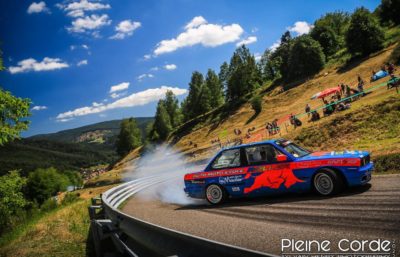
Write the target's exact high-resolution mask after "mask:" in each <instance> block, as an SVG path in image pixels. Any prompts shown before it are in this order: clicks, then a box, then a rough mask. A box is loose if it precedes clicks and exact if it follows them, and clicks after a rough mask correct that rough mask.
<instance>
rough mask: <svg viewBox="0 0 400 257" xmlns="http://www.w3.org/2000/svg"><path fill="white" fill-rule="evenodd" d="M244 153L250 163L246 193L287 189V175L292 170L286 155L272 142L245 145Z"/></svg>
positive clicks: (274, 191)
mask: <svg viewBox="0 0 400 257" xmlns="http://www.w3.org/2000/svg"><path fill="white" fill-rule="evenodd" d="M244 154H245V155H246V159H247V163H248V169H247V175H246V176H245V188H244V189H243V193H244V194H245V195H246V194H252V195H254V194H265V193H278V192H282V191H286V189H287V187H286V186H285V185H286V184H285V183H286V179H285V176H286V175H287V172H288V170H290V163H289V162H288V161H287V156H286V155H284V154H283V153H282V152H281V151H279V150H278V149H277V148H275V147H274V146H273V145H272V144H263V145H255V146H248V147H245V148H244ZM285 157H286V158H285Z"/></svg>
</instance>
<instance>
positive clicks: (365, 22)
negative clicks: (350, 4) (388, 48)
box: [346, 7, 384, 56]
mask: <svg viewBox="0 0 400 257" xmlns="http://www.w3.org/2000/svg"><path fill="white" fill-rule="evenodd" d="M383 41H384V33H383V31H382V28H381V27H380V26H379V24H378V22H377V20H376V19H375V18H374V17H373V15H372V14H371V13H370V12H369V11H368V9H366V8H364V7H361V8H358V9H356V10H355V12H354V13H353V14H352V16H351V21H350V26H349V29H348V30H347V33H346V46H347V49H348V50H349V52H350V53H352V54H353V55H359V54H361V55H362V56H365V55H368V54H370V53H373V52H375V51H377V50H379V49H381V48H382V47H383Z"/></svg>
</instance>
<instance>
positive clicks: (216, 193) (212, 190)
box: [206, 184, 226, 204]
mask: <svg viewBox="0 0 400 257" xmlns="http://www.w3.org/2000/svg"><path fill="white" fill-rule="evenodd" d="M206 199H207V201H208V202H209V203H211V204H220V203H222V202H224V201H225V199H226V192H225V190H224V189H223V188H222V187H221V186H219V185H216V184H211V185H209V186H208V187H207V189H206Z"/></svg>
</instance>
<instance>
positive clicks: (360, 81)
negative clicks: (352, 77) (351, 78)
mask: <svg viewBox="0 0 400 257" xmlns="http://www.w3.org/2000/svg"><path fill="white" fill-rule="evenodd" d="M357 79H358V85H357V89H358V91H359V92H360V93H361V96H364V80H363V79H362V78H361V77H360V75H358V78H357Z"/></svg>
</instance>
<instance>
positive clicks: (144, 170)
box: [126, 145, 205, 205]
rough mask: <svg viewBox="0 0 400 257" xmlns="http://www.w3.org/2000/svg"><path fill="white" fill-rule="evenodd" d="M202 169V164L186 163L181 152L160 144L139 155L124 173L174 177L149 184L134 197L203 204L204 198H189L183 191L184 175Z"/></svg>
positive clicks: (138, 175) (165, 201) (185, 203)
mask: <svg viewBox="0 0 400 257" xmlns="http://www.w3.org/2000/svg"><path fill="white" fill-rule="evenodd" d="M203 169H204V165H191V164H188V163H186V161H185V158H184V156H183V154H182V153H180V152H177V151H175V150H173V149H172V148H170V147H167V146H165V145H161V146H156V147H155V149H154V150H153V151H151V152H148V153H145V154H144V155H143V156H142V157H140V159H139V161H138V162H137V163H136V164H135V165H134V167H131V168H130V172H127V173H126V176H128V177H130V178H135V179H138V178H144V177H149V176H162V175H166V174H168V175H171V176H173V177H174V178H172V179H169V180H167V181H165V182H163V183H160V184H156V185H153V186H150V187H149V188H147V189H145V190H143V191H141V192H140V193H138V194H137V195H136V196H135V197H139V198H141V199H144V200H158V201H162V202H164V203H169V204H179V205H188V204H204V203H205V200H198V199H192V198H189V197H188V196H186V194H185V192H184V191H183V189H184V186H185V185H184V180H183V177H184V175H185V174H186V173H190V172H195V171H201V170H203Z"/></svg>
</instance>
